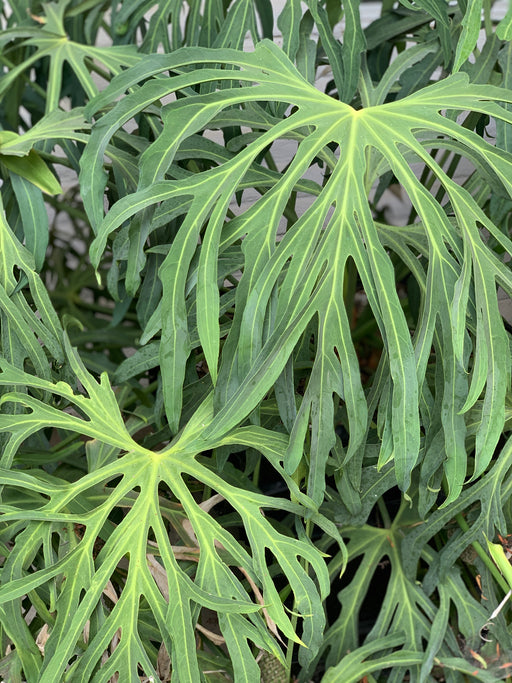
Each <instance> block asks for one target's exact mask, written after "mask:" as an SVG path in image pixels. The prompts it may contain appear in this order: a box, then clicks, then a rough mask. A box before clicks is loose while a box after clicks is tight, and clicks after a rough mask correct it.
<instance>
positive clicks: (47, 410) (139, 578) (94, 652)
mask: <svg viewBox="0 0 512 683" xmlns="http://www.w3.org/2000/svg"><path fill="white" fill-rule="evenodd" d="M67 354H68V357H69V360H70V362H71V364H72V366H73V369H74V371H75V372H76V375H77V377H78V378H79V379H80V381H81V383H82V385H83V386H84V388H85V389H86V390H87V393H88V396H87V397H86V396H80V395H77V394H74V393H73V392H72V390H71V387H69V385H67V384H66V383H64V382H60V383H58V384H55V385H53V384H52V383H51V382H49V381H47V380H39V379H37V378H35V377H33V376H31V375H28V374H27V373H25V372H23V371H21V370H16V369H15V368H14V367H13V366H10V365H8V364H6V363H4V362H2V370H3V371H2V373H1V374H0V385H7V386H11V387H12V386H20V387H22V386H23V387H30V388H34V389H44V390H46V391H48V392H53V393H54V394H56V395H59V396H62V397H64V398H66V399H68V400H69V401H70V402H71V403H72V404H74V405H75V406H76V408H78V409H80V411H81V412H83V414H84V415H85V416H86V417H87V419H86V420H84V419H82V418H81V417H78V416H75V415H72V414H68V413H65V412H63V411H62V410H60V409H58V408H54V407H52V406H50V405H45V404H43V403H42V402H41V401H39V400H38V399H36V398H34V397H33V396H30V395H27V394H22V393H9V394H5V395H4V396H3V397H2V404H3V405H6V404H8V403H12V402H14V403H16V404H19V405H22V406H24V407H25V408H27V409H29V410H30V412H29V413H23V414H19V415H17V416H16V418H15V419H13V417H12V416H11V415H0V431H1V432H7V433H9V432H10V433H11V435H12V436H11V442H13V443H14V444H16V445H17V444H19V443H20V441H21V440H22V439H26V438H27V437H28V435H29V434H31V433H35V432H36V431H38V430H40V429H42V428H44V427H45V426H47V425H53V426H54V427H57V428H60V429H65V430H71V431H75V432H78V433H81V434H84V435H87V436H89V437H92V438H94V439H95V440H96V441H97V442H102V443H105V444H110V445H113V446H116V447H118V448H120V449H122V450H123V451H126V454H125V455H124V456H123V457H122V458H121V459H119V460H114V461H113V462H112V461H110V462H107V464H105V465H104V466H102V467H99V468H97V469H95V470H94V471H91V472H90V474H88V475H86V476H85V477H83V478H82V479H80V480H79V481H78V482H76V483H71V484H68V483H66V482H59V483H54V484H52V482H51V481H48V480H46V479H45V478H44V477H43V478H41V475H40V474H38V472H37V471H35V470H34V471H33V472H26V473H20V472H11V471H9V470H6V469H3V470H2V472H1V474H0V482H1V483H2V485H3V486H7V487H11V488H15V489H18V490H21V491H23V490H24V489H28V490H30V491H33V492H35V493H39V494H44V496H45V497H44V498H41V504H40V506H33V509H32V510H27V509H22V508H18V507H16V506H15V505H10V504H4V505H2V512H3V521H4V523H6V524H9V522H12V521H14V520H22V523H23V526H25V527H26V531H25V532H23V533H22V534H21V536H20V544H17V545H16V546H15V547H14V548H13V550H12V552H11V553H10V555H9V559H8V561H7V564H6V568H5V570H4V574H3V586H2V588H0V601H1V602H2V604H7V607H8V608H9V607H10V606H11V605H12V607H14V605H15V604H16V603H15V601H16V600H18V599H19V598H21V597H22V595H24V594H25V592H26V591H27V590H42V588H43V586H46V585H47V584H48V582H50V583H51V582H52V581H53V579H54V577H66V580H65V581H64V582H63V583H62V584H61V586H60V589H59V590H58V593H59V596H58V601H57V603H56V607H55V611H56V617H55V622H54V624H52V628H51V635H50V638H49V640H48V642H47V644H46V653H47V656H46V658H45V660H44V664H43V667H42V669H41V674H40V679H39V680H41V681H54V680H57V679H60V677H61V676H62V675H63V672H64V671H65V670H66V668H67V665H68V661H69V659H70V657H71V656H72V655H73V652H74V651H75V647H76V644H77V642H78V641H79V640H80V637H81V633H82V631H83V629H84V628H85V626H86V623H87V621H88V620H89V619H90V618H91V615H92V613H93V611H94V610H95V609H96V608H97V604H98V601H100V599H101V595H102V592H103V590H104V588H105V585H106V583H107V582H108V581H109V580H110V579H111V577H112V576H113V574H114V573H115V572H116V570H117V567H118V565H119V563H120V562H121V561H122V559H123V558H127V557H128V558H129V568H128V573H127V577H126V580H125V582H124V585H123V591H122V593H121V596H120V598H119V601H118V602H117V603H116V607H115V608H114V609H113V610H112V612H111V614H110V615H108V616H107V615H105V619H104V623H103V625H102V626H101V628H99V630H98V632H97V633H96V634H94V637H92V636H91V638H90V641H89V646H88V649H87V652H86V653H85V654H84V655H83V657H80V658H79V660H78V661H77V662H75V664H74V666H73V669H72V670H73V680H84V681H85V680H90V676H91V674H92V672H93V671H94V669H95V667H96V666H97V663H98V661H99V660H100V659H101V656H102V654H103V652H104V650H105V649H106V648H107V646H108V643H109V642H110V641H111V640H112V638H113V636H114V635H115V633H116V631H117V630H118V629H119V628H121V629H122V637H121V643H120V645H119V647H118V650H119V651H118V650H116V651H115V654H113V656H112V657H111V659H109V661H108V665H107V666H105V667H104V668H103V669H102V670H101V675H99V674H98V676H99V677H97V679H95V680H105V681H106V680H108V679H109V675H110V676H111V675H112V673H113V672H114V671H116V670H117V671H119V673H120V676H121V677H123V676H125V677H126V680H130V679H133V677H134V676H136V675H137V665H138V664H139V665H140V666H141V667H142V669H143V670H144V671H145V673H146V674H147V675H148V676H150V675H154V666H155V665H154V662H153V663H151V660H150V658H148V656H147V654H145V650H144V648H143V647H142V645H141V640H140V637H141V636H140V634H139V633H138V630H137V614H138V611H139V605H140V600H141V596H144V599H145V600H147V602H148V603H149V605H150V607H151V609H152V612H153V615H154V617H155V619H156V625H157V628H158V629H159V632H160V634H161V636H162V638H163V641H164V642H165V645H166V647H167V649H168V651H169V653H170V654H171V658H172V662H173V670H174V671H176V674H177V675H178V676H179V677H180V680H186V681H199V670H198V665H197V660H196V653H195V648H196V645H195V639H194V635H193V624H194V623H195V622H194V620H195V619H197V616H198V613H197V611H196V608H195V607H193V605H200V606H202V607H205V608H209V609H213V610H216V611H218V612H219V614H221V615H222V616H221V619H220V621H219V624H220V628H221V630H222V632H223V633H224V634H225V637H226V642H227V646H228V649H229V651H230V655H231V657H232V662H233V666H234V669H235V671H236V673H237V680H241V681H242V680H247V681H251V680H254V675H255V672H256V671H257V670H258V669H257V666H256V664H255V662H254V659H253V657H252V653H251V650H250V648H249V645H248V641H251V642H253V643H256V644H257V645H258V646H259V647H261V648H263V649H266V650H268V651H270V652H273V653H274V655H275V656H278V657H279V656H280V652H279V649H278V648H277V646H276V644H275V643H274V642H273V640H272V639H271V638H270V635H269V634H268V632H267V628H266V626H265V623H264V621H263V619H262V618H261V617H260V616H259V614H257V612H258V611H259V610H260V605H259V604H258V603H254V602H251V601H250V600H249V598H248V595H247V592H246V590H245V588H244V587H243V585H242V584H241V582H240V581H239V580H238V579H237V578H236V577H235V575H234V574H233V573H232V572H231V570H230V565H234V566H237V567H242V568H243V570H244V571H245V572H246V573H247V574H248V575H249V576H251V577H252V580H253V581H254V582H255V583H256V585H258V584H259V585H260V587H261V589H262V594H263V596H264V599H265V603H266V604H267V609H268V613H269V616H270V618H271V619H272V620H273V621H274V622H275V623H276V624H277V626H278V627H279V628H280V629H281V630H282V632H283V633H284V635H285V636H287V637H288V638H292V639H297V636H296V635H295V633H294V630H293V628H292V626H291V623H290V620H289V616H288V615H287V614H286V612H285V611H284V609H283V606H282V604H281V600H280V598H279V596H278V594H277V591H276V588H275V586H274V583H273V580H272V579H271V577H270V574H269V569H268V567H267V561H268V556H267V557H266V555H265V552H266V549H267V552H270V553H271V554H272V556H273V557H275V560H276V562H277V563H278V564H279V565H280V566H281V567H282V569H283V571H284V573H285V574H286V576H287V580H288V582H289V584H290V586H291V588H292V591H293V593H294V595H295V599H296V600H295V610H297V611H298V612H299V613H300V614H302V615H303V617H304V626H303V632H302V640H303V641H304V643H307V645H308V648H309V649H308V650H305V653H306V654H305V655H303V656H302V659H303V661H305V662H307V661H308V660H309V659H310V658H311V657H312V656H314V654H315V652H316V651H317V650H318V648H319V646H320V644H321V641H322V629H323V623H324V617H323V610H322V607H321V600H322V599H323V598H325V596H326V595H327V592H328V589H329V582H328V577H327V571H326V567H325V565H324V562H323V560H322V559H321V557H320V555H319V553H318V552H317V551H316V550H315V549H314V547H313V546H312V545H310V544H308V543H307V542H305V541H301V540H298V539H295V538H293V537H287V536H284V535H283V534H281V533H279V532H277V531H276V530H275V529H274V528H273V527H272V525H271V524H270V523H269V522H268V521H266V519H265V517H263V516H262V514H261V510H262V509H263V508H265V507H272V508H274V507H275V506H277V507H278V508H279V509H282V510H286V511H288V512H291V513H293V514H294V515H297V514H298V515H301V514H302V510H303V509H304V508H301V507H300V506H299V505H298V504H296V503H290V502H286V501H285V500H282V499H279V500H278V499H273V498H270V497H266V496H262V495H258V494H253V493H251V492H248V491H245V490H243V489H238V488H235V487H234V486H232V485H230V484H229V483H227V482H225V481H224V480H223V479H221V478H220V477H219V476H218V475H217V474H215V473H214V472H213V471H212V470H210V469H209V468H208V467H207V465H205V464H200V463H199V462H197V461H196V460H195V455H196V453H198V452H200V451H203V450H208V449H210V448H212V447H215V446H219V445H222V443H224V442H223V441H222V440H220V441H217V442H214V441H212V440H211V439H210V440H209V439H207V438H206V439H205V437H204V426H206V425H207V424H209V423H210V422H211V420H212V419H213V411H212V405H211V403H212V402H211V399H210V401H209V402H208V404H206V405H205V406H203V408H202V409H200V410H199V412H198V413H197V415H196V417H195V418H193V419H192V420H191V421H190V422H189V424H188V427H187V429H186V430H184V432H183V433H182V434H181V436H180V437H179V439H178V440H177V441H176V442H175V443H174V444H172V445H171V446H169V447H167V448H166V449H164V450H163V451H161V452H160V453H152V452H150V451H147V450H145V449H144V448H142V447H140V446H138V445H137V444H136V443H135V442H134V441H133V440H132V439H131V437H130V436H129V434H128V432H127V431H126V429H125V427H124V424H123V421H122V419H121V416H120V414H119V411H118V409H117V405H116V402H115V398H114V394H113V393H112V390H111V389H110V386H109V385H108V384H106V383H105V381H106V378H105V377H104V378H102V381H101V383H97V382H96V381H95V380H94V379H93V378H92V377H91V376H90V375H89V374H88V373H87V371H86V370H85V368H84V367H83V365H82V364H81V362H80V361H79V359H78V357H77V355H76V352H74V351H73V350H72V349H71V348H70V346H69V343H68V344H67ZM226 438H227V441H226V443H228V442H229V443H240V444H251V445H254V444H255V443H256V444H258V446H257V447H258V448H259V449H260V450H261V451H262V452H263V453H264V454H267V455H268V457H269V458H270V461H271V462H273V463H274V464H275V466H276V467H277V468H278V470H279V469H280V466H279V464H278V461H280V460H282V458H283V455H284V451H285V448H286V443H287V439H286V438H285V437H284V436H283V437H282V438H279V437H278V435H273V434H271V433H269V434H268V435H267V434H266V432H265V430H263V429H257V428H253V431H252V432H249V433H248V432H244V431H242V432H240V433H237V432H233V433H231V434H230V435H229V436H228V437H226ZM11 447H12V446H11V443H8V446H7V448H8V449H10V448H11ZM276 459H277V460H276ZM283 474H284V473H283ZM119 477H120V478H121V479H120V480H119ZM185 477H186V478H190V477H191V478H193V479H195V480H199V481H202V482H203V483H204V484H206V485H207V486H209V487H211V488H212V489H215V490H216V491H217V492H218V493H219V494H220V496H221V497H222V499H224V500H225V501H227V502H228V503H229V504H230V505H231V506H232V507H233V508H234V509H235V510H236V511H237V513H238V514H239V515H240V518H241V519H242V520H243V524H244V526H245V529H246V533H247V537H248V549H250V552H248V549H245V548H244V547H243V546H242V545H241V544H240V543H239V542H237V541H236V540H235V539H234V537H233V536H232V535H231V534H230V533H229V532H228V531H226V530H224V529H223V528H222V527H221V526H220V524H219V523H218V522H217V521H215V519H214V518H213V517H211V516H210V515H209V514H207V512H206V511H204V510H202V508H201V507H200V506H198V505H197V503H196V502H195V500H194V499H193V497H192V495H191V493H190V491H189V489H188V486H187V485H186V483H185V481H184V478H185ZM114 480H118V483H115V484H114V483H112V482H113V481H114ZM109 482H110V483H109ZM162 482H165V483H166V484H167V485H168V486H169V489H170V490H171V491H172V492H173V494H174V495H175V496H176V498H177V499H178V500H179V501H180V502H181V504H182V505H183V509H184V511H185V513H186V515H187V518H188V520H189V523H190V529H191V533H193V538H194V539H195V542H196V543H197V547H198V548H199V553H198V564H197V569H196V571H195V581H191V580H190V578H189V576H188V574H187V573H186V572H185V571H184V570H183V569H181V568H180V566H179V564H178V562H177V561H176V557H175V552H176V549H175V548H173V547H171V545H170V542H169V539H168V532H167V530H166V528H165V525H164V522H163V519H162V516H161V515H162V511H161V507H160V503H159V499H158V486H159V485H161V483H162ZM291 485H292V488H293V482H291ZM106 486H108V488H105V487H106ZM98 487H100V489H101V490H102V491H103V495H102V497H101V499H100V501H101V504H96V505H94V499H95V497H97V492H98V490H99V488H98ZM134 491H136V494H135V496H134V498H133V492H134ZM106 493H107V495H105V494H106ZM130 496H131V497H132V505H131V506H130V509H129V510H128V512H127V513H126V514H125V516H124V519H123V520H122V521H121V522H120V523H119V524H118V525H117V526H116V527H115V529H114V530H113V531H108V533H107V529H108V522H107V518H108V516H109V514H110V513H111V512H112V510H114V509H115V508H116V507H118V506H122V507H126V505H127V502H126V501H127V499H128V498H129V497H130ZM296 496H297V497H298V498H299V499H300V500H301V501H302V502H307V504H308V506H309V507H311V506H312V505H313V504H312V501H309V500H308V499H307V498H306V497H305V496H304V495H303V494H301V493H300V492H299V491H298V489H296ZM47 497H49V499H50V500H49V501H48V500H47ZM84 510H87V512H85V513H84ZM312 514H313V517H312V519H313V520H314V521H317V522H318V523H319V524H320V525H321V526H323V527H325V528H326V529H327V530H328V531H329V532H330V533H332V534H333V535H334V536H336V535H337V532H336V531H335V529H334V527H333V526H332V525H329V523H328V522H327V521H326V520H322V518H320V517H319V516H318V515H317V514H316V513H314V511H313V510H312ZM70 523H80V524H81V525H84V526H85V529H86V531H85V534H84V536H83V539H82V540H81V541H80V543H78V544H75V547H74V548H73V549H72V551H71V552H69V554H66V555H64V556H63V557H62V558H61V559H60V560H58V561H57V560H56V561H55V562H54V563H49V564H47V565H46V566H45V568H44V569H40V570H38V571H35V572H33V573H32V572H29V573H28V574H27V572H26V571H25V569H24V567H25V566H26V561H27V559H28V557H29V556H30V557H31V556H33V553H34V552H37V550H38V543H36V540H35V539H39V540H40V539H41V535H42V533H43V532H44V530H45V529H46V528H49V529H52V528H53V525H62V524H70ZM16 528H17V529H18V530H19V526H17V527H16ZM71 533H73V532H72V531H71ZM149 533H151V534H152V535H153V536H154V538H155V540H156V546H155V544H153V546H154V548H153V550H152V552H153V553H154V554H155V555H156V556H157V557H158V558H159V560H158V562H159V563H160V564H161V568H162V571H163V572H164V574H165V576H166V581H167V585H168V596H169V598H168V602H166V601H165V599H164V597H163V596H162V595H161V593H160V592H159V589H158V587H157V585H155V582H154V580H153V579H152V574H151V572H150V569H149V565H148V562H147V560H146V555H147V553H148V552H149V550H148V546H147V541H148V534H149ZM105 534H106V535H105ZM27 535H28V536H31V538H32V539H33V540H32V541H31V542H30V543H29V542H28V540H27ZM98 537H101V538H103V539H104V541H105V544H104V546H103V548H102V549H101V551H100V552H99V555H98V558H97V560H96V561H94V552H93V551H94V546H95V543H96V541H97V539H98ZM155 547H156V549H155ZM27 553H28V554H27ZM299 558H303V561H304V560H305V561H306V562H307V563H308V565H309V567H310V568H311V569H312V570H313V572H314V574H315V575H316V577H317V579H318V580H319V582H320V583H319V591H320V592H318V590H317V588H316V586H315V583H314V582H313V580H312V579H311V578H310V576H308V572H306V571H305V569H304V568H303V566H302V564H301V562H300V561H299ZM59 582H60V581H59ZM171 596H172V597H171ZM12 607H11V608H10V611H12ZM242 615H246V616H245V617H243V616H242ZM251 615H252V616H251ZM247 619H248V621H246V620H247ZM9 632H10V635H11V637H12V638H13V640H14V642H15V643H16V644H17V645H19V646H21V641H20V640H19V637H20V636H19V635H18V634H17V633H16V632H15V631H14V632H13V633H11V631H10V630H9ZM29 655H30V650H29V651H27V653H26V657H27V663H26V662H25V661H24V666H29V665H30V662H28V657H29ZM128 655H129V656H128ZM109 672H110V673H109Z"/></svg>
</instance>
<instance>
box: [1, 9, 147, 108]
mask: <svg viewBox="0 0 512 683" xmlns="http://www.w3.org/2000/svg"><path fill="white" fill-rule="evenodd" d="M67 5H69V0H60V2H48V3H44V4H43V9H44V14H43V16H41V17H38V25H37V24H36V25H35V26H34V27H33V28H28V27H23V28H12V29H7V30H6V31H4V32H3V34H2V39H1V45H2V47H3V49H4V50H5V49H6V48H5V47H4V46H6V45H9V42H10V41H12V40H16V39H19V38H23V39H24V40H23V41H22V43H21V44H22V45H23V46H26V47H34V48H35V50H34V51H33V52H32V53H31V54H30V55H29V56H28V57H27V58H26V59H25V60H24V61H22V62H21V63H20V64H18V65H16V66H14V67H13V68H12V69H10V71H8V72H7V73H6V74H4V75H3V76H2V77H1V78H0V99H3V98H5V97H6V95H7V93H8V92H9V88H11V87H12V86H13V84H14V83H15V82H16V81H17V80H18V79H19V78H20V77H21V75H22V74H24V72H26V71H27V70H28V69H30V68H31V67H32V66H33V65H34V64H35V63H36V62H37V61H38V60H40V59H42V58H45V57H48V58H49V59H50V66H49V69H48V85H47V90H46V113H47V114H50V113H52V112H54V111H55V110H56V109H58V106H59V101H60V98H61V89H62V79H63V68H64V65H65V64H68V65H69V66H70V67H71V68H72V70H73V71H74V73H75V75H76V77H77V79H78V81H79V83H80V86H81V87H82V89H83V92H84V94H85V95H86V96H87V97H93V96H94V95H96V94H97V92H98V86H97V84H96V82H95V81H94V79H93V77H92V75H91V73H90V70H89V68H88V67H87V66H86V63H85V62H86V61H87V60H91V61H96V62H98V63H100V64H102V65H103V66H104V67H106V68H107V70H108V71H109V72H110V73H111V74H116V73H119V72H120V71H121V67H124V66H128V65H132V64H135V63H136V62H137V61H138V60H139V56H138V54H137V51H136V48H135V47H134V46H126V47H125V46H120V45H116V46H110V47H109V48H104V47H96V46H94V45H82V44H80V43H77V42H75V41H73V40H70V39H69V37H68V35H67V34H66V30H65V27H64V13H65V10H66V7H67Z"/></svg>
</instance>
